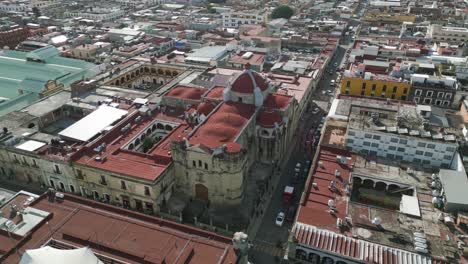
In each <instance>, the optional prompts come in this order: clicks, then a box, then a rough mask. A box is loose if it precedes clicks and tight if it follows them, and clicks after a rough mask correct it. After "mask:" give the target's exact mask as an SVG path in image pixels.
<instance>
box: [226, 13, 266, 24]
mask: <svg viewBox="0 0 468 264" xmlns="http://www.w3.org/2000/svg"><path fill="white" fill-rule="evenodd" d="M222 15H223V27H226V28H238V27H239V26H240V25H243V24H263V23H266V22H267V20H268V14H267V13H266V12H264V11H261V12H226V13H223V14H222Z"/></svg>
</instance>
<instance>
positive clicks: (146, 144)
mask: <svg viewBox="0 0 468 264" xmlns="http://www.w3.org/2000/svg"><path fill="white" fill-rule="evenodd" d="M155 143H156V140H154V139H153V138H151V137H146V138H145V139H143V142H142V144H143V152H145V153H146V152H148V151H149V150H150V149H151V148H152V147H153V145H154V144H155Z"/></svg>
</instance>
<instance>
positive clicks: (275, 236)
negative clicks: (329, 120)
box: [250, 42, 350, 264]
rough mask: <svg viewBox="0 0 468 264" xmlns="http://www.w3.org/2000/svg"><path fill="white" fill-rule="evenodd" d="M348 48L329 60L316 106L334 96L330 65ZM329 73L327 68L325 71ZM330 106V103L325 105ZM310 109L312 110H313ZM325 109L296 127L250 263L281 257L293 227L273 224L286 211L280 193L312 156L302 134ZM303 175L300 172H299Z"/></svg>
mask: <svg viewBox="0 0 468 264" xmlns="http://www.w3.org/2000/svg"><path fill="white" fill-rule="evenodd" d="M348 47H350V44H349V42H348V43H346V42H345V43H344V45H340V46H339V47H338V49H337V52H336V53H335V55H334V57H333V58H332V60H331V62H330V64H329V65H331V67H330V69H332V74H329V73H325V74H324V77H323V80H322V81H321V82H320V83H319V86H318V87H317V90H316V91H315V94H314V97H313V98H314V102H315V103H316V104H317V105H327V104H328V103H329V102H330V101H331V99H332V98H333V95H334V93H335V89H336V87H334V86H331V85H330V81H331V80H335V79H336V78H337V73H336V70H335V69H336V67H334V66H333V65H334V64H335V63H337V64H338V67H339V65H340V64H341V63H342V61H343V59H344V56H345V54H346V48H348ZM327 71H328V69H327ZM327 90H331V91H332V93H325V94H324V93H323V91H327ZM320 101H325V102H326V103H325V104H323V103H322V104H321V103H320ZM328 107H329V104H328ZM314 108H315V106H314V107H311V109H314ZM324 110H325V111H328V108H327V109H322V110H321V111H320V112H319V113H317V114H315V115H314V114H312V113H311V112H308V113H306V114H305V116H304V117H303V118H304V121H303V122H302V123H301V124H300V127H299V133H298V134H299V135H301V137H300V138H298V142H297V143H296V144H295V145H294V151H292V154H291V156H290V157H289V160H288V162H287V165H286V166H285V169H283V171H282V172H281V176H280V179H279V182H278V185H277V186H276V189H275V190H274V192H273V196H272V198H271V201H270V205H269V206H268V208H267V211H266V212H265V214H264V216H263V219H262V223H261V226H260V229H259V230H258V232H257V236H256V238H255V240H254V241H253V249H252V250H251V252H250V260H251V261H252V262H253V263H260V264H263V263H276V262H279V260H280V259H281V258H282V256H283V255H284V252H283V251H282V249H281V248H282V247H283V246H284V245H285V243H286V242H287V239H288V234H289V230H290V229H291V227H292V223H291V222H285V223H284V225H283V226H282V227H278V226H276V225H275V218H276V216H277V215H278V213H279V212H280V211H285V210H286V208H284V204H283V196H282V194H283V190H284V187H285V186H287V185H292V184H294V183H292V182H293V180H292V178H293V175H294V168H295V166H296V164H297V163H298V162H300V163H302V164H303V165H304V164H305V161H306V160H311V159H312V156H311V155H310V154H309V155H307V154H306V152H305V151H306V149H305V147H304V141H305V139H303V138H302V135H305V134H306V133H307V132H308V131H309V130H310V129H311V128H313V127H317V126H318V124H319V123H320V120H321V119H322V117H323V115H324ZM302 174H303V172H302ZM304 183H305V177H302V180H301V181H300V182H299V183H296V184H294V187H295V192H296V197H295V201H294V204H295V205H296V208H297V204H298V203H299V199H300V196H301V194H302V191H303V188H304Z"/></svg>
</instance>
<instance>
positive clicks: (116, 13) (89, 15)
mask: <svg viewBox="0 0 468 264" xmlns="http://www.w3.org/2000/svg"><path fill="white" fill-rule="evenodd" d="M64 15H65V17H81V18H85V19H92V20H94V21H103V22H106V21H114V20H116V19H119V18H121V17H123V16H125V11H124V10H122V9H120V8H117V7H112V8H98V7H96V8H90V9H89V10H87V11H76V12H65V14H64Z"/></svg>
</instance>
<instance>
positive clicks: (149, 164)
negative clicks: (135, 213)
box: [72, 110, 190, 181]
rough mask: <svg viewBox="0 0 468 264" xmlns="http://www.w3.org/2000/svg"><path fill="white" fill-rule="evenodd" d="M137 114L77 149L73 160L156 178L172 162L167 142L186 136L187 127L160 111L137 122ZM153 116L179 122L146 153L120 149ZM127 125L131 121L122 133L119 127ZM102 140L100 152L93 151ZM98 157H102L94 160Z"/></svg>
mask: <svg viewBox="0 0 468 264" xmlns="http://www.w3.org/2000/svg"><path fill="white" fill-rule="evenodd" d="M166 112H169V110H166ZM138 116H139V114H138V111H135V112H133V113H132V114H131V115H129V117H128V118H126V119H125V120H124V121H123V122H122V123H120V124H119V125H118V126H115V127H114V129H113V130H112V131H110V132H108V134H106V135H104V136H103V137H102V138H100V139H99V140H97V141H95V142H93V144H89V145H87V146H83V147H82V149H81V150H80V151H78V152H77V153H75V154H74V155H73V156H72V160H73V161H75V162H76V163H77V164H80V165H83V166H88V167H94V168H98V169H102V170H106V171H111V172H114V173H119V174H124V175H127V176H131V177H135V178H139V179H143V180H149V181H153V180H155V179H156V178H157V177H159V175H161V174H162V173H163V172H164V171H165V170H166V169H167V167H168V166H169V165H170V164H171V163H172V159H171V156H170V152H169V151H170V148H169V144H170V142H171V141H172V140H176V139H177V138H178V137H179V136H182V135H187V136H188V131H190V128H189V126H188V125H186V124H185V122H184V121H183V120H180V119H176V118H174V117H172V116H169V115H166V114H164V113H161V112H160V111H155V113H154V115H153V116H152V117H151V118H143V119H142V120H141V121H140V122H136V121H135V119H136V117H138ZM155 119H158V120H167V121H171V122H174V121H179V122H180V123H182V124H181V125H179V126H178V127H177V128H175V129H174V130H173V131H172V132H171V133H169V134H168V135H167V136H166V137H165V138H164V139H163V140H162V141H160V142H159V143H158V144H156V145H155V146H154V147H153V148H152V149H151V150H150V151H149V152H148V153H142V152H137V151H133V150H126V149H122V146H124V145H126V144H127V143H128V142H129V141H131V140H132V139H133V138H134V137H135V136H137V135H139V134H140V133H141V132H142V131H144V130H145V129H147V128H148V126H149V125H152V124H153V121H154V120H155ZM126 124H131V126H130V129H128V132H127V133H123V132H121V128H122V127H124V126H125V125H126ZM102 143H106V148H105V149H104V150H103V151H102V152H101V153H96V152H95V151H94V149H95V148H96V147H97V146H99V145H101V144H102ZM97 156H99V157H100V159H101V160H96V157H97Z"/></svg>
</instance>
